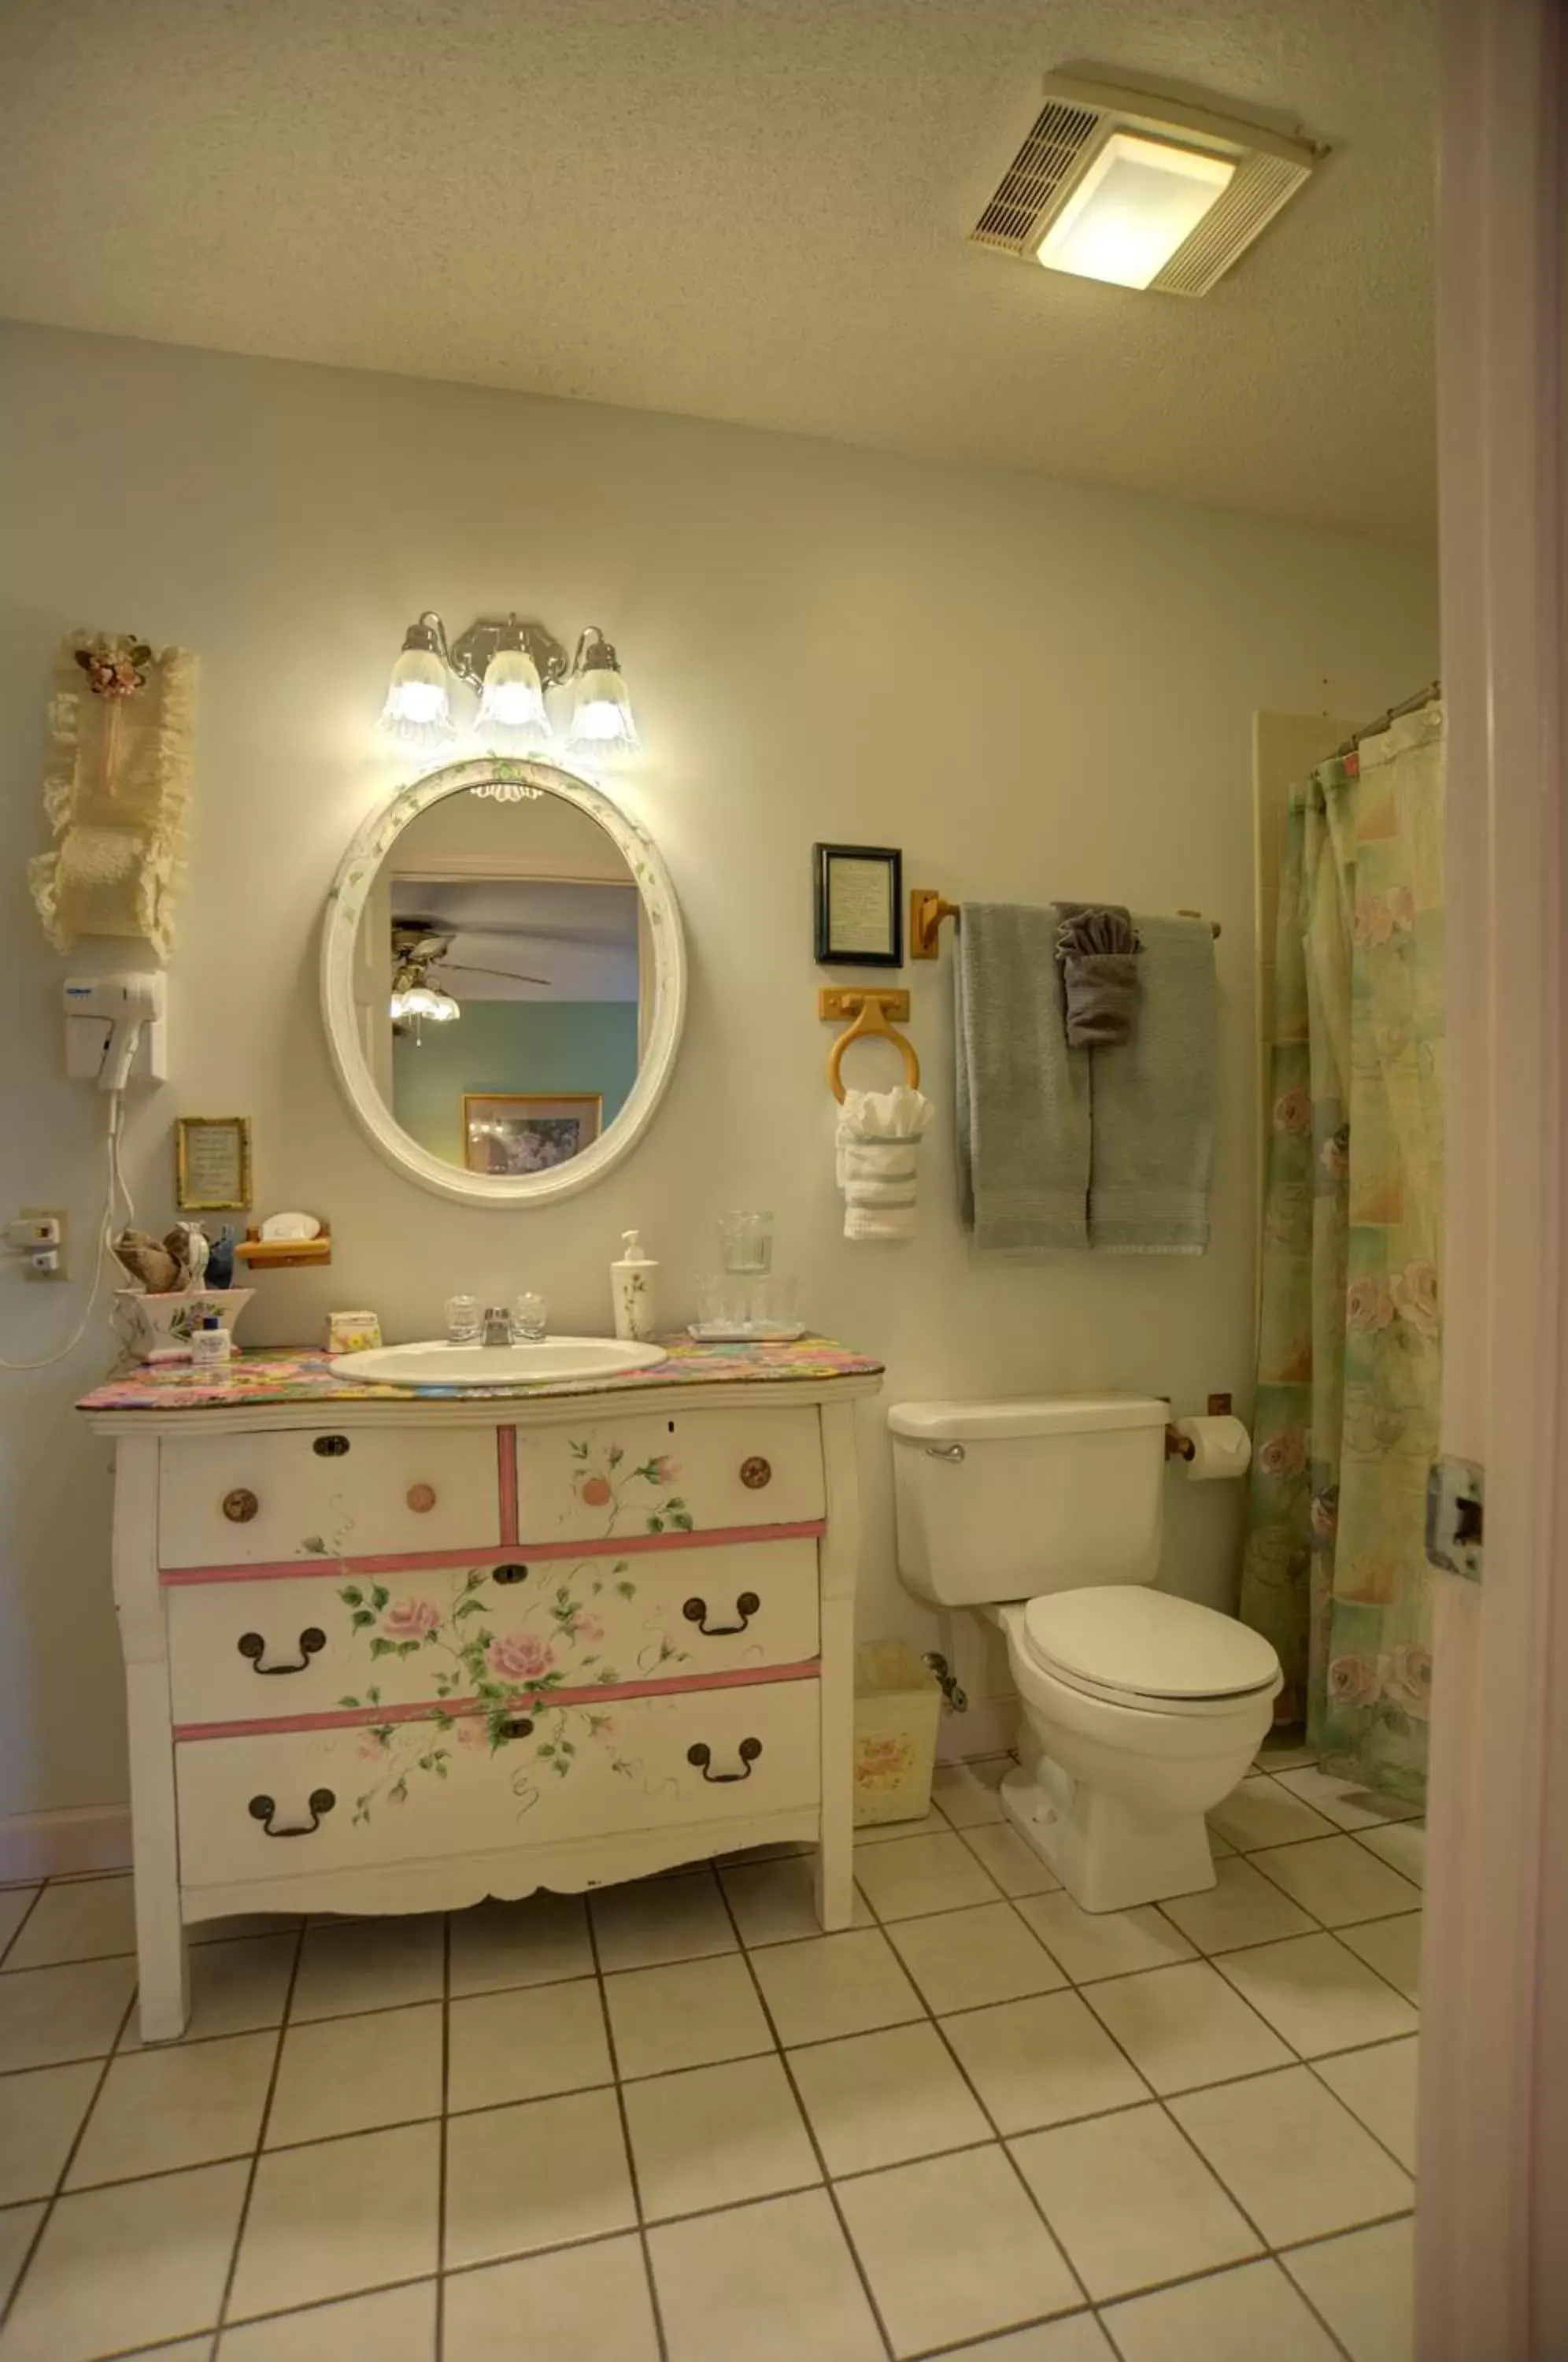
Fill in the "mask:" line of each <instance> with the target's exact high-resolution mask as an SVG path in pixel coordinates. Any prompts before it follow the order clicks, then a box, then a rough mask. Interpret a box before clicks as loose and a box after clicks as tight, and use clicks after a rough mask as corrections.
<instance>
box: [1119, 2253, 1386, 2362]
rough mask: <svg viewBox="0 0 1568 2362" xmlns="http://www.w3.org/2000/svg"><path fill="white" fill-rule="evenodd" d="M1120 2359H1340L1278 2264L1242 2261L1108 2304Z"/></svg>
mask: <svg viewBox="0 0 1568 2362" xmlns="http://www.w3.org/2000/svg"><path fill="white" fill-rule="evenodd" d="M1105 2325H1106V2327H1107V2328H1108V2329H1109V2330H1110V2334H1111V2336H1112V2337H1113V2338H1114V2339H1115V2341H1116V2345H1117V2350H1118V2352H1119V2353H1120V2354H1121V2357H1122V2362H1199V2357H1201V2362H1341V2357H1340V2356H1339V2355H1338V2354H1337V2353H1336V2352H1335V2348H1334V2343H1333V2340H1332V2338H1331V2337H1330V2335H1329V2334H1328V2332H1327V2331H1326V2330H1325V2329H1324V2328H1323V2327H1322V2326H1321V2324H1320V2323H1318V2322H1317V2321H1315V2320H1314V2319H1313V2317H1312V2315H1311V2313H1310V2312H1309V2311H1308V2308H1307V2307H1306V2305H1305V2304H1303V2303H1302V2301H1301V2299H1300V2298H1299V2296H1297V2292H1296V2290H1294V2289H1293V2288H1292V2287H1291V2285H1290V2282H1289V2281H1288V2280H1287V2279H1286V2277H1285V2275H1284V2273H1283V2272H1282V2271H1281V2270H1280V2268H1279V2266H1278V2265H1277V2264H1275V2263H1259V2264H1242V2266H1241V2267H1240V2268H1239V2269H1238V2270H1236V2271H1231V2272H1216V2273H1214V2274H1212V2275H1211V2276H1210V2277H1209V2279H1202V2280H1189V2281H1188V2282H1187V2286H1186V2287H1185V2288H1174V2289H1162V2290H1160V2291H1159V2293H1158V2294H1157V2295H1155V2296H1135V2297H1133V2298H1132V2299H1131V2300H1130V2301H1128V2302H1126V2303H1124V2304H1115V2305H1112V2306H1111V2307H1110V2310H1109V2311H1108V2312H1107V2313H1106V2316H1105Z"/></svg>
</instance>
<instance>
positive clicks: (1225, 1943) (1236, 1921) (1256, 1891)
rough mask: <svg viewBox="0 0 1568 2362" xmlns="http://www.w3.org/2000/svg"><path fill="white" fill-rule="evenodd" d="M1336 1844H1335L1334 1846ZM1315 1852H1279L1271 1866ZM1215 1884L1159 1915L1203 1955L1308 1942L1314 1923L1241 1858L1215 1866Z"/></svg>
mask: <svg viewBox="0 0 1568 2362" xmlns="http://www.w3.org/2000/svg"><path fill="white" fill-rule="evenodd" d="M1330 1842H1333V1840H1330ZM1310 1850H1311V1846H1310V1845H1305V1846H1278V1847H1275V1849H1274V1851H1273V1852H1272V1853H1271V1854H1270V1855H1269V1857H1268V1859H1269V1860H1280V1861H1288V1860H1290V1859H1291V1857H1292V1856H1293V1855H1295V1854H1298V1853H1309V1852H1310ZM1214 1878H1215V1882H1214V1884H1213V1885H1212V1886H1211V1887H1210V1888H1209V1891H1208V1893H1205V1894H1177V1895H1173V1897H1172V1898H1171V1900H1170V1901H1169V1902H1168V1903H1162V1904H1161V1905H1160V1908H1161V1910H1162V1911H1163V1912H1164V1913H1165V1916H1166V1918H1167V1919H1173V1920H1174V1921H1175V1922H1176V1926H1178V1927H1179V1928H1180V1929H1181V1932H1182V1934H1183V1935H1184V1936H1186V1937H1189V1938H1190V1940H1191V1941H1192V1942H1193V1943H1195V1944H1196V1945H1197V1947H1198V1950H1199V1951H1200V1952H1233V1951H1236V1950H1238V1949H1239V1948H1240V1947H1241V1946H1242V1945H1243V1944H1272V1943H1275V1942H1277V1941H1278V1940H1279V1939H1280V1938H1282V1937H1286V1936H1310V1935H1312V1934H1313V1933H1314V1928H1313V1924H1312V1921H1311V1920H1310V1919H1309V1917H1308V1915H1307V1914H1306V1912H1305V1911H1302V1910H1300V1909H1299V1908H1298V1907H1297V1904H1294V1903H1292V1902H1291V1900H1290V1898H1289V1896H1288V1895H1286V1894H1282V1893H1280V1890H1279V1888H1278V1887H1277V1886H1276V1885H1275V1884H1274V1883H1273V1882H1271V1881H1270V1880H1269V1879H1266V1878H1264V1877H1263V1876H1262V1875H1261V1873H1260V1872H1259V1871H1258V1870H1257V1869H1256V1868H1255V1867H1254V1865H1253V1863H1252V1862H1250V1861H1248V1860H1246V1859H1245V1857H1244V1856H1243V1855H1242V1854H1233V1855H1231V1858H1230V1859H1229V1860H1225V1861H1217V1862H1216V1863H1215V1865H1214Z"/></svg>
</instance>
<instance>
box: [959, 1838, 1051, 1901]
mask: <svg viewBox="0 0 1568 2362" xmlns="http://www.w3.org/2000/svg"><path fill="white" fill-rule="evenodd" d="M961 1834H962V1836H963V1839H964V1842H965V1844H966V1846H967V1847H968V1849H969V1851H970V1852H971V1853H972V1854H973V1855H974V1857H975V1859H976V1860H977V1862H978V1863H979V1865H980V1867H981V1869H982V1870H984V1871H987V1872H988V1874H989V1875H990V1876H991V1877H992V1878H994V1879H995V1880H996V1882H997V1884H998V1885H999V1887H1000V1888H1001V1891H1002V1893H1004V1894H1052V1893H1055V1890H1056V1889H1057V1887H1059V1886H1060V1885H1061V1883H1062V1882H1061V1880H1060V1879H1059V1878H1058V1877H1057V1875H1056V1873H1055V1871H1054V1870H1053V1869H1052V1868H1051V1867H1050V1865H1049V1863H1047V1862H1044V1861H1042V1860H1041V1859H1040V1856H1039V1855H1038V1854H1037V1853H1036V1852H1035V1850H1034V1848H1033V1847H1032V1845H1025V1843H1024V1841H1023V1839H1022V1838H1021V1837H1020V1836H1019V1834H1018V1831H1017V1830H1016V1829H1014V1828H1008V1827H1003V1826H1002V1824H1001V1823H1000V1822H994V1821H983V1822H981V1823H980V1824H979V1826H978V1827H975V1828H967V1829H965V1830H963V1831H962V1832H961Z"/></svg>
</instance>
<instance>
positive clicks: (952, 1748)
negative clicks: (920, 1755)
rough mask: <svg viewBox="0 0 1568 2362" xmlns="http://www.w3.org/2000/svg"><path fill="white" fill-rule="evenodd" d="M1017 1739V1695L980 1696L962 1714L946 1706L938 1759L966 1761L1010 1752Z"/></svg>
mask: <svg viewBox="0 0 1568 2362" xmlns="http://www.w3.org/2000/svg"><path fill="white" fill-rule="evenodd" d="M1017 1741H1018V1699H1017V1697H1016V1696H1013V1697H1005V1698H977V1700H976V1701H975V1702H974V1704H973V1705H970V1706H968V1707H967V1708H966V1710H965V1712H964V1713H963V1714H954V1713H953V1712H952V1711H951V1710H950V1709H949V1708H947V1707H944V1709H943V1714H942V1722H941V1726H940V1727H939V1728H938V1731H937V1734H936V1760H937V1761H938V1762H939V1763H964V1762H968V1761H971V1760H973V1759H974V1758H975V1757H977V1756H980V1755H1010V1754H1011V1752H1012V1750H1013V1748H1014V1747H1015V1745H1016V1744H1017Z"/></svg>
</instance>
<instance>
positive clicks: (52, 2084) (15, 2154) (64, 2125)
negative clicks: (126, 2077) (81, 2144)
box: [0, 2059, 103, 2206]
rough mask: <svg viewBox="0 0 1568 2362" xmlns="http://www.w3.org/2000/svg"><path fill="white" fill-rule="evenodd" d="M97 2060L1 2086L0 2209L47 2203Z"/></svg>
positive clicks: (91, 2088) (39, 2071)
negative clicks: (27, 2202)
mask: <svg viewBox="0 0 1568 2362" xmlns="http://www.w3.org/2000/svg"><path fill="white" fill-rule="evenodd" d="M102 2071H103V2070H101V2068H100V2067H99V2066H98V2064H97V2061H96V2060H95V2059H83V2061H82V2063H81V2064H80V2065H79V2066H75V2067H39V2068H35V2069H34V2070H33V2071H32V2072H31V2073H30V2074H27V2075H13V2076H11V2077H9V2078H8V2079H7V2081H6V2082H5V2083H4V2084H0V2206H16V2205H17V2204H19V2203H20V2202H21V2201H22V2200H23V2199H24V2198H47V2197H48V2196H49V2194H50V2191H52V2190H53V2188H54V2185H55V2183H56V2182H57V2181H58V2180H60V2177H61V2171H62V2170H63V2169H64V2165H65V2160H66V2158H68V2157H69V2156H70V2154H71V2144H72V2141H73V2140H74V2139H75V2138H76V2135H77V2133H78V2131H79V2130H80V2128H81V2125H82V2120H83V2117H84V2116H85V2114H87V2110H88V2107H89V2106H90V2104H91V2103H92V2099H93V2094H94V2092H95V2091H96V2090H97V2088H98V2077H99V2075H100V2073H101V2072H102Z"/></svg>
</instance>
